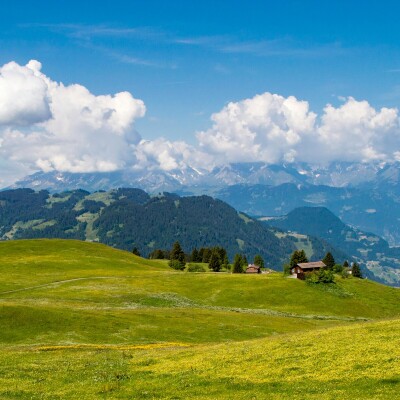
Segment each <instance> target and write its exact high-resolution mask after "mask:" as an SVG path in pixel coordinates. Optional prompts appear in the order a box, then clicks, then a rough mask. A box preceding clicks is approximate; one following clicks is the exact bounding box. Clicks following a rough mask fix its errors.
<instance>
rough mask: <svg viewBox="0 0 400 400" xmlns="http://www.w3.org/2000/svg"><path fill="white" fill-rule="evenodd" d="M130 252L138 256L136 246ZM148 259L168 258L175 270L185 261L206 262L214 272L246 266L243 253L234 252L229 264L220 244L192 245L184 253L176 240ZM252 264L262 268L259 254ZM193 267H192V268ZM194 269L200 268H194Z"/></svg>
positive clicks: (183, 267) (181, 266)
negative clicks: (191, 247)
mask: <svg viewBox="0 0 400 400" xmlns="http://www.w3.org/2000/svg"><path fill="white" fill-rule="evenodd" d="M132 252H133V253H134V254H136V255H139V256H140V253H139V251H138V249H137V247H134V248H133V250H132ZM149 258H150V259H153V260H154V259H158V260H169V262H168V265H169V266H170V267H171V268H173V269H176V270H184V269H185V266H186V263H188V262H190V263H204V264H208V268H209V269H210V270H211V271H214V272H220V271H221V270H227V271H230V270H231V271H232V272H233V273H243V272H245V271H246V268H247V266H248V261H247V257H246V255H245V254H239V253H237V254H235V257H234V261H233V264H232V265H231V264H230V262H229V258H228V253H227V251H226V249H225V248H224V247H222V246H213V247H201V248H200V249H197V248H196V247H194V248H193V249H192V251H191V253H190V254H189V253H185V252H184V251H183V249H182V246H181V245H180V243H179V242H178V241H176V242H175V243H174V244H173V246H172V248H171V249H170V250H163V249H155V250H153V251H152V252H151V253H150V255H149ZM253 263H254V265H256V266H258V267H260V268H264V259H263V258H262V256H261V255H260V254H257V255H256V256H255V257H254V262H253ZM192 269H193V268H192ZM193 270H194V271H197V270H200V268H197V269H196V268H194V269H193Z"/></svg>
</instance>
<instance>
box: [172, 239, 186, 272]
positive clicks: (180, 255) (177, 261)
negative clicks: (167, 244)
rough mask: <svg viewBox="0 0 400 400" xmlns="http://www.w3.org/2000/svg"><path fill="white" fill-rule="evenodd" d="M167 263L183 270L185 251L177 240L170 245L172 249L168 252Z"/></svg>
mask: <svg viewBox="0 0 400 400" xmlns="http://www.w3.org/2000/svg"><path fill="white" fill-rule="evenodd" d="M168 265H169V266H170V267H171V268H174V269H181V270H183V269H184V268H185V265H186V261H185V253H184V252H183V250H182V247H181V245H180V244H179V242H175V243H174V245H173V247H172V250H171V253H170V261H169V263H168Z"/></svg>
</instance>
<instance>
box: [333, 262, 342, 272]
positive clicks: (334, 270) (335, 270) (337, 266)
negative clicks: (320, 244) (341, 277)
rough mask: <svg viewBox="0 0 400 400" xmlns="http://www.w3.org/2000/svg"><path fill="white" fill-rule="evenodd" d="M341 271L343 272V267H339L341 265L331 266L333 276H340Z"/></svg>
mask: <svg viewBox="0 0 400 400" xmlns="http://www.w3.org/2000/svg"><path fill="white" fill-rule="evenodd" d="M342 271H343V265H341V264H335V265H334V266H333V272H334V273H335V274H340V273H341V272H342Z"/></svg>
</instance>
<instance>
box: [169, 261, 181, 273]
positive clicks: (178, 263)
mask: <svg viewBox="0 0 400 400" xmlns="http://www.w3.org/2000/svg"><path fill="white" fill-rule="evenodd" d="M168 265H169V266H170V267H171V268H173V269H176V270H178V271H183V270H184V269H185V263H184V262H183V263H182V262H181V261H179V260H170V261H169V262H168Z"/></svg>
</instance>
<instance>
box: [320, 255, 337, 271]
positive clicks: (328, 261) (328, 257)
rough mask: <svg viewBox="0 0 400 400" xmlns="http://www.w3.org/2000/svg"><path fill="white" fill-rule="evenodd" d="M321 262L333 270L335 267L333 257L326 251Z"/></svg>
mask: <svg viewBox="0 0 400 400" xmlns="http://www.w3.org/2000/svg"><path fill="white" fill-rule="evenodd" d="M322 262H323V263H324V264H325V265H326V266H327V267H328V268H329V269H333V267H334V266H335V259H334V258H333V255H332V254H331V253H330V252H329V251H328V252H327V253H326V255H325V257H324V259H323V260H322Z"/></svg>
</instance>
